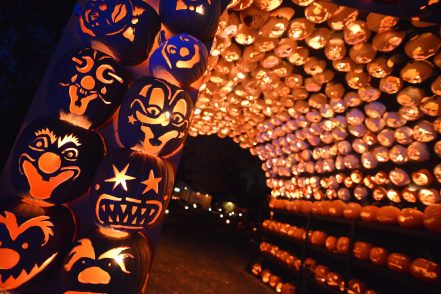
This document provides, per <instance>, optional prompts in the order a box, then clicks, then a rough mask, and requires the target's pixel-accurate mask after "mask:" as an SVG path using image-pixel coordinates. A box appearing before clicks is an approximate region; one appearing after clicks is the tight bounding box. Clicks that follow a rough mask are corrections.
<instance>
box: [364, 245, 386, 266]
mask: <svg viewBox="0 0 441 294" xmlns="http://www.w3.org/2000/svg"><path fill="white" fill-rule="evenodd" d="M388 255H389V252H388V251H387V249H385V248H383V247H372V249H371V251H370V253H369V259H370V261H371V262H372V263H373V264H375V265H379V266H383V265H386V264H387V257H388Z"/></svg>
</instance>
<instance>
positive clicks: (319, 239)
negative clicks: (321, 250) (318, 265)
mask: <svg viewBox="0 0 441 294" xmlns="http://www.w3.org/2000/svg"><path fill="white" fill-rule="evenodd" d="M326 237H327V235H326V233H325V232H322V231H313V232H312V234H311V240H310V241H311V244H312V245H316V246H325V242H326Z"/></svg>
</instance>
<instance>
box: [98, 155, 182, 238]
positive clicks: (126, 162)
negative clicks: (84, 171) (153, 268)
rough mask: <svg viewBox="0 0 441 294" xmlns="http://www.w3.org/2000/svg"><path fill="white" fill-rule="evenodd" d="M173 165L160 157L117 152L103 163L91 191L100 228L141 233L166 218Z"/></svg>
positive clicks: (108, 156)
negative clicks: (138, 231)
mask: <svg viewBox="0 0 441 294" xmlns="http://www.w3.org/2000/svg"><path fill="white" fill-rule="evenodd" d="M173 181H174V174H173V169H172V167H171V165H170V164H169V163H168V162H166V161H165V160H162V159H160V158H158V157H154V156H150V155H147V154H143V153H141V152H135V151H132V150H130V149H117V150H114V151H112V152H111V153H109V155H107V156H106V157H105V158H104V159H103V160H102V161H101V163H100V165H99V167H98V169H97V171H96V174H95V179H94V182H93V184H92V189H91V192H90V197H91V201H93V202H94V204H95V217H96V221H97V224H98V225H99V226H105V227H111V228H113V229H119V230H127V231H130V230H140V229H143V228H145V227H150V226H153V225H154V224H156V223H157V222H158V219H159V217H160V216H161V215H163V213H164V211H165V208H166V206H167V204H168V201H169V198H170V196H171V191H172V188H173Z"/></svg>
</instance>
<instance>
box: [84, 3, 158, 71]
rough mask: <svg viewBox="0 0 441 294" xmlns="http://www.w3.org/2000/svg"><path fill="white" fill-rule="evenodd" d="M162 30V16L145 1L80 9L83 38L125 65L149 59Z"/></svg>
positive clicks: (100, 4) (94, 4) (102, 4)
mask: <svg viewBox="0 0 441 294" xmlns="http://www.w3.org/2000/svg"><path fill="white" fill-rule="evenodd" d="M160 27H161V20H160V18H159V15H158V14H157V13H156V11H155V10H154V9H153V8H152V7H150V6H149V5H148V4H146V3H144V2H143V1H137V0H111V1H108V0H86V1H83V2H82V4H81V6H80V11H79V21H78V31H79V33H80V36H81V38H82V39H84V40H86V41H87V43H89V44H90V45H91V46H92V47H93V48H94V49H98V50H100V51H103V52H105V53H107V54H109V55H111V56H113V57H114V58H115V59H116V60H118V61H120V62H121V63H123V64H125V65H134V64H138V63H141V62H142V61H144V60H145V59H147V56H148V54H149V52H150V50H151V48H152V46H153V43H154V40H155V37H156V35H157V34H158V32H159V29H160Z"/></svg>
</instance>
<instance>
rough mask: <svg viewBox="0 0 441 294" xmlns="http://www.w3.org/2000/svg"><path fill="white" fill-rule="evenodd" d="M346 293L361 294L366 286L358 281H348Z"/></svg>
mask: <svg viewBox="0 0 441 294" xmlns="http://www.w3.org/2000/svg"><path fill="white" fill-rule="evenodd" d="M347 291H348V294H363V293H365V291H366V284H365V283H363V282H362V281H360V280H358V279H350V280H349V282H348V290H347Z"/></svg>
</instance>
